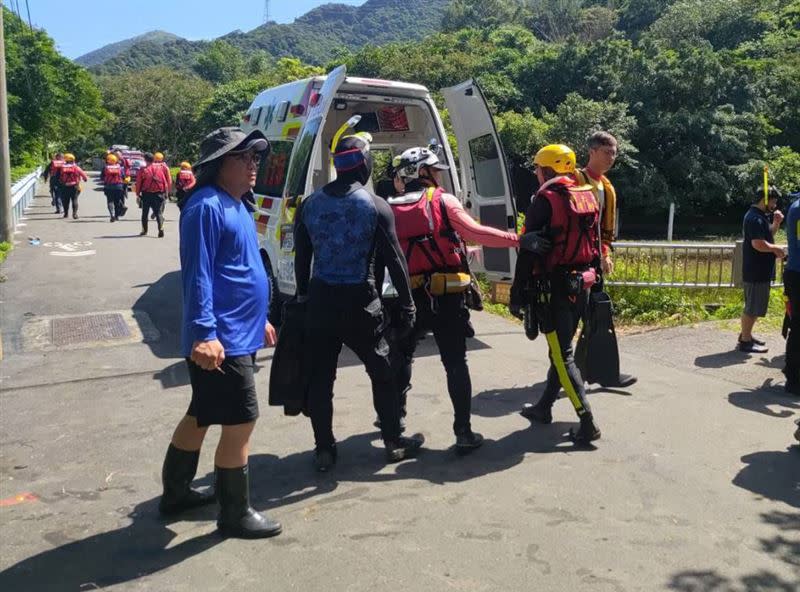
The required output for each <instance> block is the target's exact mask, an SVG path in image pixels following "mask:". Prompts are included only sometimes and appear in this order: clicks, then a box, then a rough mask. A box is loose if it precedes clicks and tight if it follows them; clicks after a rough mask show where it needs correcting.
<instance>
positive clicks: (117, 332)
mask: <svg viewBox="0 0 800 592" xmlns="http://www.w3.org/2000/svg"><path fill="white" fill-rule="evenodd" d="M51 329H52V339H53V345H55V346H62V345H72V344H75V343H86V342H88V341H105V340H109V339H123V338H126V337H130V336H131V331H130V329H129V328H128V324H127V323H126V322H125V319H124V318H123V316H122V315H121V314H119V313H115V314H98V315H85V316H80V317H66V318H58V319H53V320H52V321H51Z"/></svg>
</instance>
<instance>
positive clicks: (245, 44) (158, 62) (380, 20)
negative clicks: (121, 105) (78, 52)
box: [92, 0, 448, 74]
mask: <svg viewBox="0 0 800 592" xmlns="http://www.w3.org/2000/svg"><path fill="white" fill-rule="evenodd" d="M447 4H448V0H367V2H365V3H364V4H363V5H361V6H349V5H346V4H325V5H323V6H320V7H318V8H315V9H314V10H312V11H310V12H309V13H307V14H305V15H304V16H302V17H300V18H298V19H296V20H295V21H294V22H293V23H290V24H285V25H279V24H277V23H269V24H266V25H262V26H260V27H258V28H256V29H253V30H252V31H249V32H246V33H243V32H241V31H236V32H233V33H230V34H228V35H225V36H223V37H220V40H221V41H225V42H227V43H230V44H231V45H232V46H234V47H236V48H237V49H240V50H242V51H244V52H246V53H250V52H255V51H260V52H265V53H266V54H267V55H268V56H270V57H271V58H273V59H275V58H281V57H295V58H298V59H300V60H302V61H304V62H308V63H310V64H324V63H326V62H327V61H329V60H331V59H333V58H334V57H336V56H337V55H339V54H341V53H343V52H346V51H348V50H356V49H358V48H360V47H363V46H364V45H366V44H368V43H371V44H374V45H381V44H384V43H388V42H391V41H405V40H415V39H420V38H422V37H424V36H425V35H428V34H430V33H433V32H435V31H437V30H438V29H439V26H440V23H441V20H442V14H443V12H444V9H445V7H446V6H447ZM208 46H209V42H208V41H187V40H185V39H177V40H174V41H171V42H167V43H162V42H153V41H151V40H145V41H143V42H138V43H135V44H133V45H132V46H131V47H129V48H128V49H127V50H126V51H123V52H121V53H119V54H118V55H116V56H114V57H112V58H111V59H108V60H106V61H104V62H103V63H99V64H97V65H96V66H94V67H93V68H92V71H93V72H95V73H98V74H111V73H117V72H121V71H127V70H133V69H142V68H147V67H151V66H165V67H169V68H175V69H186V70H188V69H191V67H192V65H193V63H194V62H195V60H196V58H197V56H198V55H200V54H201V53H202V52H203V51H204V50H206V49H207V48H208Z"/></svg>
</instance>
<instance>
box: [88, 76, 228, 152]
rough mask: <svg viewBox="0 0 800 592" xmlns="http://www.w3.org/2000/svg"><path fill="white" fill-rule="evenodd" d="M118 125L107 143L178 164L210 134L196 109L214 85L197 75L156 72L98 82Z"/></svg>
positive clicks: (113, 127) (103, 79) (115, 124)
mask: <svg viewBox="0 0 800 592" xmlns="http://www.w3.org/2000/svg"><path fill="white" fill-rule="evenodd" d="M99 82H100V86H101V89H102V91H103V98H104V100H105V103H106V105H107V106H108V108H109V109H110V110H111V111H112V112H113V113H114V115H115V121H114V125H113V126H112V128H111V130H110V132H109V135H108V139H109V142H108V143H109V144H111V143H124V144H129V145H133V146H137V147H139V148H141V149H143V150H151V151H155V150H160V151H161V152H164V153H166V154H167V155H168V157H169V158H171V159H173V160H178V159H186V158H192V157H193V156H195V155H196V148H197V146H198V144H199V142H200V140H201V139H202V136H203V135H204V134H205V133H206V131H208V130H206V129H205V128H203V127H202V126H201V125H200V123H199V121H198V118H197V110H198V108H197V106H198V105H199V104H200V103H201V102H202V101H203V99H205V98H206V97H207V96H208V95H209V94H211V91H212V87H211V85H210V84H209V83H208V82H206V81H205V80H203V79H202V78H199V77H198V76H194V75H192V74H181V73H176V72H174V71H172V70H170V69H169V68H151V69H148V70H141V71H135V72H129V73H128V74H124V75H121V76H104V77H101V78H100V79H99Z"/></svg>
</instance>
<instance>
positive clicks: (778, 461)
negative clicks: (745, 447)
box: [733, 433, 800, 508]
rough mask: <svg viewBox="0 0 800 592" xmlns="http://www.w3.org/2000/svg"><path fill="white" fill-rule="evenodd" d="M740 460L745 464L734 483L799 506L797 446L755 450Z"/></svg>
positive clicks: (799, 487)
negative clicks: (782, 448) (783, 448)
mask: <svg viewBox="0 0 800 592" xmlns="http://www.w3.org/2000/svg"><path fill="white" fill-rule="evenodd" d="M788 436H789V434H788V433H787V437H788ZM741 460H742V462H743V463H744V464H745V465H747V466H746V467H744V468H743V469H742V470H741V471H739V473H738V474H737V475H736V477H734V478H733V484H734V485H736V486H737V487H741V488H742V489H746V490H748V491H752V492H753V493H755V494H757V495H760V496H762V497H765V498H767V499H771V500H775V501H779V502H783V503H785V504H788V505H790V506H792V507H793V508H800V446H790V447H789V448H787V449H786V450H783V451H781V450H769V451H764V452H754V453H753V454H748V455H746V456H743V457H742V459H741Z"/></svg>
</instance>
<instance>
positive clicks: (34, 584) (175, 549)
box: [0, 498, 223, 592]
mask: <svg viewBox="0 0 800 592" xmlns="http://www.w3.org/2000/svg"><path fill="white" fill-rule="evenodd" d="M157 507H158V498H153V499H150V500H147V501H145V502H142V503H141V504H139V505H137V506H136V507H135V508H134V509H133V511H132V512H131V513H130V514H128V516H129V517H130V518H131V519H132V520H133V521H132V522H131V524H130V525H128V526H126V527H124V528H119V529H117V530H111V531H108V532H103V533H100V534H96V535H93V536H90V537H88V538H85V539H82V540H79V541H74V542H70V543H67V544H66V545H61V546H58V547H56V548H54V549H50V550H47V551H44V552H42V553H39V554H38V555H34V556H33V557H29V558H28V559H25V560H23V561H20V562H19V563H17V564H16V565H12V566H11V567H9V568H8V569H6V570H4V571H2V572H0V589H2V590H63V591H65V592H79V591H83V590H94V589H98V588H105V587H108V586H113V585H115V584H121V583H124V582H129V581H131V580H136V579H138V578H141V577H145V576H148V575H150V574H153V573H155V572H159V571H161V570H164V569H167V568H169V567H171V566H173V565H176V564H178V563H181V562H182V561H185V560H186V559H188V558H189V557H192V556H193V555H197V554H198V553H202V552H203V551H206V550H208V549H210V548H211V547H213V546H214V545H217V544H218V543H220V542H222V540H223V539H222V538H221V537H220V536H219V535H218V534H217V533H216V532H212V533H209V534H205V535H203V536H200V537H194V538H191V539H188V540H185V541H182V542H180V543H178V544H177V545H174V546H170V547H169V548H167V547H168V546H169V545H171V543H172V542H173V541H174V539H175V538H176V537H177V536H178V535H177V534H176V533H175V532H173V531H172V530H170V529H169V528H168V523H167V522H165V521H162V520H161V519H160V518H159V516H158V511H157ZM215 511H216V510H215V509H213V507H206V508H201V509H198V510H196V511H195V512H192V513H187V514H184V515H182V516H181V517H180V519H181V520H190V521H207V520H213V519H214V517H215Z"/></svg>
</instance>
